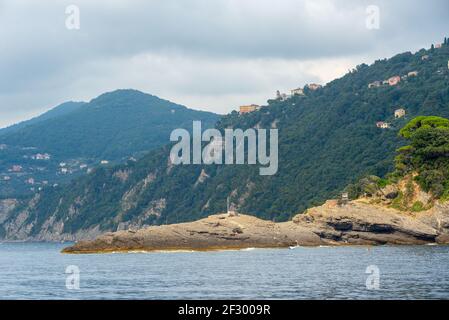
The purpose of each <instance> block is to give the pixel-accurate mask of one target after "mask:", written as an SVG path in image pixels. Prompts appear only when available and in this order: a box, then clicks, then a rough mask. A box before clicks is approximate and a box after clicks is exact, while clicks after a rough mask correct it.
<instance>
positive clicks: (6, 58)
mask: <svg viewBox="0 0 449 320" xmlns="http://www.w3.org/2000/svg"><path fill="white" fill-rule="evenodd" d="M69 5H76V6H77V7H78V8H79V10H80V29H79V30H77V29H74V30H69V29H67V27H66V20H67V18H68V14H66V7H67V6H69ZM370 5H375V6H378V7H379V9H380V15H379V17H380V28H379V29H369V28H367V26H366V22H367V19H368V14H367V7H368V6H370ZM70 21H72V20H70ZM369 21H372V20H370V19H369ZM444 36H449V1H447V0H427V1H411V0H368V1H364V0H334V1H331V0H304V1H302V0H272V1H268V0H158V1H148V0H146V1H143V0H142V1H139V0H134V1H133V0H104V1H93V0H85V1H84V0H82V1H81V0H80V1H76V0H73V1H64V0H63V1H52V0H39V1H33V0H28V1H24V0H0V127H3V126H6V125H9V124H12V123H15V122H17V121H20V120H25V119H28V118H30V117H32V116H35V115H37V114H40V113H42V112H44V111H46V110H48V109H49V108H51V107H53V106H56V105H57V104H59V103H62V102H64V101H68V100H74V101H89V100H90V99H92V98H94V97H96V96H98V95H99V94H101V93H104V92H107V91H112V90H115V89H119V88H134V89H138V90H142V91H144V92H147V93H151V94H154V95H157V96H159V97H162V98H165V99H168V100H171V101H174V102H177V103H180V104H184V105H186V106H188V107H190V108H196V109H202V110H209V111H214V112H217V113H227V112H229V111H231V110H233V109H236V108H237V107H238V106H239V105H241V104H247V103H257V104H264V103H265V101H266V100H267V99H268V98H270V97H272V96H273V95H274V92H275V91H276V90H278V89H279V90H281V91H288V90H289V89H292V88H295V87H298V86H303V85H304V84H306V83H309V82H319V83H323V84H324V83H326V82H328V81H330V80H333V79H335V78H337V77H340V76H342V75H343V74H344V73H346V72H347V71H348V69H350V68H353V67H354V66H356V65H357V64H360V63H362V62H364V63H369V64H371V63H372V62H374V60H376V59H378V58H384V57H390V56H392V55H394V54H396V53H400V52H403V51H416V50H419V49H420V48H423V47H430V45H431V44H432V43H436V42H441V41H442V39H443V38H444Z"/></svg>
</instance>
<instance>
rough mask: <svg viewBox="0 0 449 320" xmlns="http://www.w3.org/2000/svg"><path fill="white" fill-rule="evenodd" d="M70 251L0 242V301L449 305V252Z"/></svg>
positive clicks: (406, 249)
mask: <svg viewBox="0 0 449 320" xmlns="http://www.w3.org/2000/svg"><path fill="white" fill-rule="evenodd" d="M63 247H64V245H62V244H51V243H13V244H7V243H3V244H0V299H221V298H230V299H232V298H236V299H379V298H380V299H413V298H419V299H441V298H444V299H449V247H438V246H421V247H415V246H413V247H374V248H366V247H344V248H328V247H324V248H296V249H293V250H244V251H229V252H179V253H131V254H104V255H63V254H60V253H59V252H60V250H61V249H62V248H63ZM68 266H76V267H78V268H79V271H80V289H79V290H69V289H67V288H66V278H67V276H68V275H67V274H66V273H65V271H66V268H67V267H68ZM368 266H376V267H377V268H378V270H379V271H380V278H379V279H380V282H379V283H380V288H379V289H378V290H368V289H367V287H366V281H367V278H368V277H369V276H370V275H369V274H366V270H367V267H368ZM376 267H374V268H376ZM371 270H373V269H371ZM374 270H375V269H374ZM370 279H372V277H371V278H370ZM369 283H372V282H369Z"/></svg>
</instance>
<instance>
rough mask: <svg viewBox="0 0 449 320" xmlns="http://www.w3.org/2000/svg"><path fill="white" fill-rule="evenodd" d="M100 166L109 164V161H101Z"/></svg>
mask: <svg viewBox="0 0 449 320" xmlns="http://www.w3.org/2000/svg"><path fill="white" fill-rule="evenodd" d="M100 164H109V161H108V160H101V161H100Z"/></svg>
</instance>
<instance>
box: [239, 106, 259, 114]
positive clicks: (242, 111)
mask: <svg viewBox="0 0 449 320" xmlns="http://www.w3.org/2000/svg"><path fill="white" fill-rule="evenodd" d="M259 109H260V106H258V105H257V104H250V105H247V106H240V108H239V113H240V114H245V113H251V112H254V111H257V110H259Z"/></svg>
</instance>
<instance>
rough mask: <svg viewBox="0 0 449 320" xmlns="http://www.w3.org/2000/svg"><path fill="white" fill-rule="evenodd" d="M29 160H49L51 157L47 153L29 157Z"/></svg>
mask: <svg viewBox="0 0 449 320" xmlns="http://www.w3.org/2000/svg"><path fill="white" fill-rule="evenodd" d="M31 159H34V160H50V159H51V156H50V155H49V154H48V153H37V154H35V155H33V156H31Z"/></svg>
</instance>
